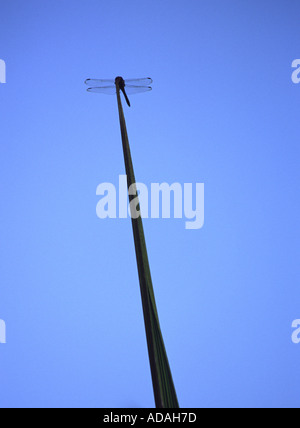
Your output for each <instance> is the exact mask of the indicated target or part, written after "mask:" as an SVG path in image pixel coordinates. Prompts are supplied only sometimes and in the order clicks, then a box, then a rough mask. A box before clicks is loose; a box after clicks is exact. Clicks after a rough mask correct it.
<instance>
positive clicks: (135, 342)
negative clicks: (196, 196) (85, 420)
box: [0, 0, 300, 407]
mask: <svg viewBox="0 0 300 428" xmlns="http://www.w3.org/2000/svg"><path fill="white" fill-rule="evenodd" d="M299 13H300V4H299V2H298V1H294V0H290V1H275V2H274V1H271V0H263V1H257V0H256V1H251V2H250V1H246V2H235V1H227V0H210V1H196V0H188V1H183V0H173V1H170V0H164V1H158V0H156V1H153V0H152V1H147V2H145V1H141V0H140V1H136V0H128V1H127V2H126V3H124V2H121V1H119V0H111V1H109V2H108V1H106V2H103V1H100V0H98V1H96V0H85V1H70V0H61V1H49V0H44V1H43V2H39V1H36V0H28V1H26V2H24V1H23V0H14V1H4V0H3V1H2V4H1V16H0V58H1V59H3V60H5V62H6V66H7V76H6V78H7V83H6V84H1V85H0V97H1V103H0V117H1V119H0V124H1V127H0V130H1V143H0V182H1V186H0V195H1V209H0V236H1V243H0V284H1V285H0V319H2V320H4V321H5V323H6V327H7V343H6V344H0V378H1V392H0V406H1V407H151V406H153V405H154V401H153V393H152V386H151V378H150V369H149V363H148V355H147V348H146V339H145V333H144V324H143V318H142V307H141V299H140V292H139V284H138V275H137V269H136V262H135V254H134V246H133V238H132V231H131V224H130V220H129V219H127V220H124V219H123V220H122V219H109V220H100V219H99V218H97V216H96V205H97V202H98V200H99V197H97V196H96V188H97V186H98V185H99V184H100V183H103V182H111V183H114V184H117V183H118V178H119V175H121V174H124V163H123V154H122V147H121V137H120V130H119V123H118V115H117V102H116V99H115V97H113V96H112V97H108V96H105V95H98V94H90V93H87V92H86V88H85V85H84V83H83V82H84V80H85V79H86V78H89V77H92V78H114V77H115V76H117V75H122V76H124V77H147V76H151V77H152V78H153V80H154V83H153V91H152V92H151V93H146V94H143V95H136V96H133V97H132V98H131V103H132V107H131V108H130V109H129V108H128V107H127V106H126V105H125V104H124V110H125V115H126V120H127V126H128V133H129V139H130V143H131V150H132V156H133V161H134V165H135V173H136V178H137V180H138V181H141V182H143V183H145V184H147V185H149V186H150V184H151V183H152V182H160V183H161V182H167V183H170V184H171V183H173V182H179V183H182V184H183V183H194V184H196V183H204V184H205V225H204V227H203V228H202V229H200V230H186V229H185V220H184V219H182V220H180V219H169V220H167V219H155V220H154V219H146V220H145V222H144V227H145V233H146V240H147V245H148V252H149V259H150V265H151V271H152V276H153V284H154V288H155V294H156V299H157V306H158V310H159V315H160V321H161V327H162V331H163V335H164V339H165V344H166V348H167V352H168V356H169V360H170V364H171V368H172V372H173V377H174V382H175V385H176V389H177V394H178V398H179V402H180V405H181V406H182V407H298V406H299V393H300V390H299V384H300V375H299V361H300V345H295V344H293V343H292V341H291V334H292V329H291V325H292V322H293V320H295V319H298V318H300V305H299V302H300V290H299V280H300V275H299V273H300V272H299V256H300V254H299V238H300V233H299V210H300V204H299V179H300V173H299V154H300V153H299V152H300V151H299V131H300V126H299V111H300V85H295V84H293V83H292V80H291V74H292V68H291V64H292V61H293V60H294V59H296V58H300V47H299V22H298V21H299Z"/></svg>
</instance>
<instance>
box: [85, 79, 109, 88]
mask: <svg viewBox="0 0 300 428" xmlns="http://www.w3.org/2000/svg"><path fill="white" fill-rule="evenodd" d="M84 83H85V84H86V85H88V86H97V87H100V86H112V85H114V84H115V81H114V79H86V81H85V82H84Z"/></svg>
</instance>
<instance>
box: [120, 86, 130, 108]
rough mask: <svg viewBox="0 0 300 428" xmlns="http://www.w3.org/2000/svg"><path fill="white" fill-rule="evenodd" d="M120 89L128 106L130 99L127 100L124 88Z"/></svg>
mask: <svg viewBox="0 0 300 428" xmlns="http://www.w3.org/2000/svg"><path fill="white" fill-rule="evenodd" d="M121 91H122V92H123V95H124V97H125V100H126V102H127V104H128V107H130V101H129V98H128V97H127V94H126V92H125V89H123V88H121Z"/></svg>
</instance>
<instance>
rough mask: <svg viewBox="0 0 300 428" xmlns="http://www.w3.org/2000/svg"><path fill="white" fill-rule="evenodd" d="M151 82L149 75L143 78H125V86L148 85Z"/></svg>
mask: <svg viewBox="0 0 300 428" xmlns="http://www.w3.org/2000/svg"><path fill="white" fill-rule="evenodd" d="M151 83H153V80H152V79H151V78H150V77H146V78H143V79H125V86H127V85H132V86H149V85H151Z"/></svg>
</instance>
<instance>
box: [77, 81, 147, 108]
mask: <svg viewBox="0 0 300 428" xmlns="http://www.w3.org/2000/svg"><path fill="white" fill-rule="evenodd" d="M152 82H153V80H152V79H150V77H146V78H143V79H126V80H124V79H123V78H122V77H119V76H118V77H116V78H115V80H113V79H87V80H86V81H85V84H86V85H88V86H90V87H89V88H88V92H98V93H101V94H108V95H113V94H115V93H116V91H117V87H118V88H119V89H120V90H121V91H122V93H123V95H124V97H125V100H126V102H127V104H128V106H129V107H130V101H129V99H128V96H127V94H128V95H132V94H139V93H141V92H147V91H151V90H152V88H151V86H149V85H151V83H152Z"/></svg>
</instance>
